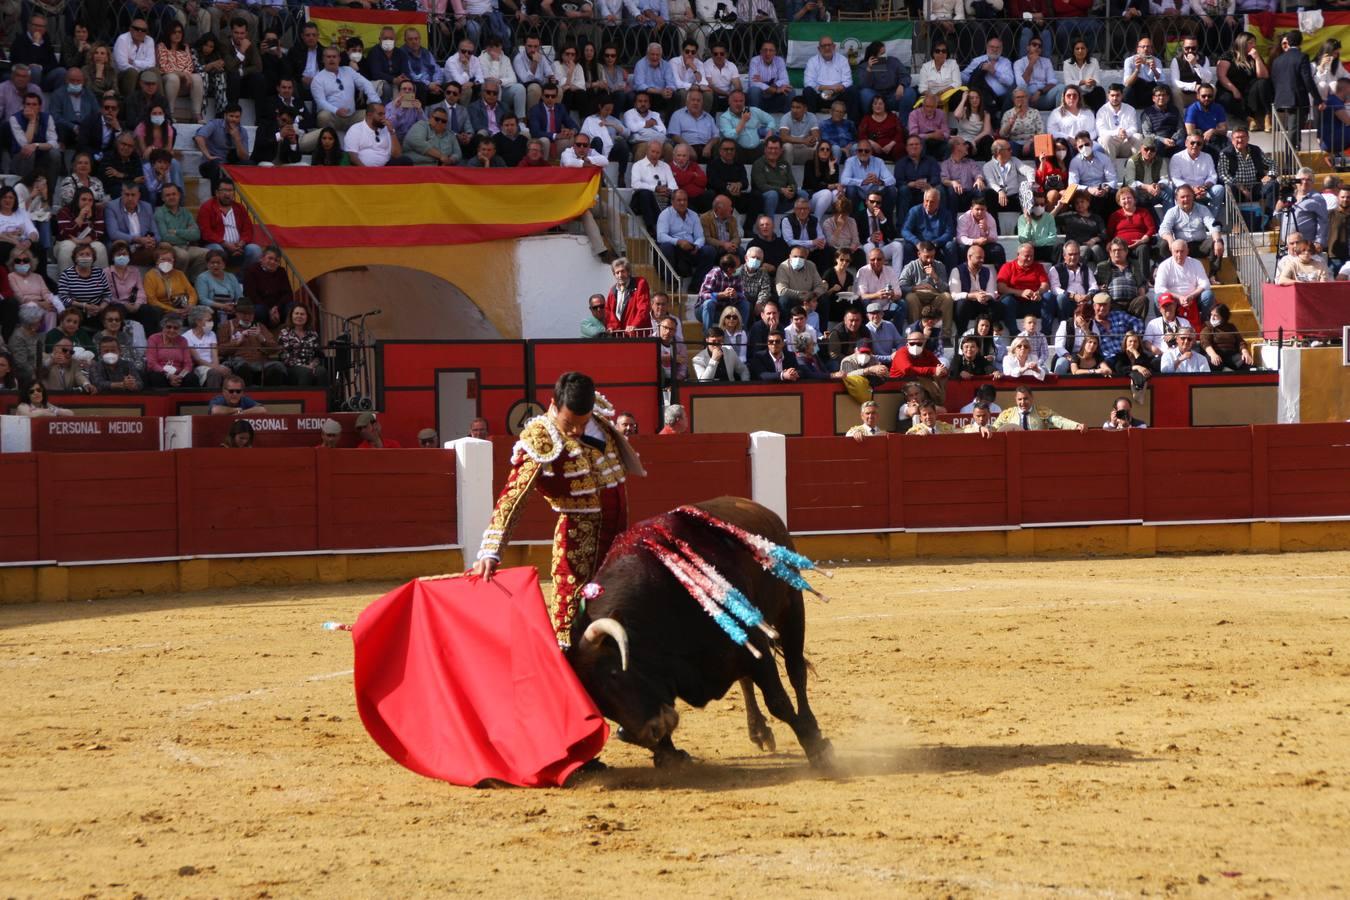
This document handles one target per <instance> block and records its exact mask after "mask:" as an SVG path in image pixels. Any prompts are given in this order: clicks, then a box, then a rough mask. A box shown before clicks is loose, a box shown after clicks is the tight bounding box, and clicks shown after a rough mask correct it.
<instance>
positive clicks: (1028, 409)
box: [994, 385, 1087, 431]
mask: <svg viewBox="0 0 1350 900" xmlns="http://www.w3.org/2000/svg"><path fill="white" fill-rule="evenodd" d="M1016 401H1017V402H1016V405H1014V406H1011V407H1009V408H1008V409H1005V410H1004V411H1003V412H1001V413H999V415H998V418H997V419H995V420H994V427H995V428H997V429H998V430H1000V431H1004V430H1012V431H1016V430H1018V429H1021V430H1023V431H1054V430H1059V431H1087V426H1086V425H1084V424H1083V423H1082V422H1075V421H1074V420H1073V419H1066V418H1065V417H1064V416H1061V415H1058V414H1057V413H1056V412H1055V411H1054V410H1053V409H1049V408H1047V407H1044V406H1037V405H1036V399H1035V397H1034V396H1033V395H1032V393H1031V388H1029V387H1027V386H1026V385H1022V386H1021V387H1019V388H1018V389H1017V394H1016Z"/></svg>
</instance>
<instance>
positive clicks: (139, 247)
mask: <svg viewBox="0 0 1350 900" xmlns="http://www.w3.org/2000/svg"><path fill="white" fill-rule="evenodd" d="M103 223H104V226H105V227H106V228H107V229H108V243H109V244H112V243H113V242H114V241H126V242H127V244H128V245H129V246H130V247H131V261H132V263H134V264H135V265H138V266H152V265H154V264H155V247H156V245H158V244H159V229H158V228H157V227H156V225H155V211H154V210H153V209H152V208H151V207H150V204H149V203H146V202H145V201H144V200H142V199H141V188H140V185H138V184H136V182H134V181H128V182H125V183H124V184H123V185H122V199H121V201H120V202H118V203H111V202H109V203H108V204H107V205H106V206H105V207H104V209H103Z"/></svg>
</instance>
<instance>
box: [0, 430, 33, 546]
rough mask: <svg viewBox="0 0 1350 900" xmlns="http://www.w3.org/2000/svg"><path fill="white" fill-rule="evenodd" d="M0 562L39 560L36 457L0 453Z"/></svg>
mask: <svg viewBox="0 0 1350 900" xmlns="http://www.w3.org/2000/svg"><path fill="white" fill-rule="evenodd" d="M0 485H4V489H3V490H0V562H22V561H24V560H30V559H43V556H42V554H41V550H40V547H39V539H38V454H36V453H6V454H0Z"/></svg>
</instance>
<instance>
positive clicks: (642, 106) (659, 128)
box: [623, 91, 666, 157]
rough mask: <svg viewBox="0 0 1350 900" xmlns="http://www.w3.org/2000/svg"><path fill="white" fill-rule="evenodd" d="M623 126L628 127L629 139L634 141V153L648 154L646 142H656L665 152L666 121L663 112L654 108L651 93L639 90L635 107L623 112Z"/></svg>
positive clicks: (634, 103)
mask: <svg viewBox="0 0 1350 900" xmlns="http://www.w3.org/2000/svg"><path fill="white" fill-rule="evenodd" d="M623 127H624V128H627V129H628V139H629V140H630V141H632V142H633V155H634V156H639V157H640V156H646V155H647V148H646V146H645V145H646V144H649V143H650V144H656V145H658V146H660V147H661V148H662V151H663V152H664V149H665V143H666V123H665V122H664V121H662V119H661V114H660V113H659V112H657V111H656V110H654V109H652V98H651V95H650V94H648V93H647V92H646V91H639V92H638V95H637V96H636V97H634V98H633V108H632V109H630V110H628V112H626V113H624V114H623Z"/></svg>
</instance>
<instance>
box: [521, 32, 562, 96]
mask: <svg viewBox="0 0 1350 900" xmlns="http://www.w3.org/2000/svg"><path fill="white" fill-rule="evenodd" d="M511 65H512V66H513V67H514V68H515V70H516V81H518V82H519V83H520V84H521V85H522V86H523V87H524V88H525V105H526V106H528V107H529V108H530V109H534V108H535V107H536V106H538V105H539V100H540V99H541V97H542V96H543V90H544V84H545V83H546V82H547V81H548V80H549V79H550V78H552V77H553V65H552V63H550V62H549V61H548V57H546V56H544V51H543V48H542V46H541V45H540V42H539V37H538V35H530V36H529V37H527V38H525V43H524V44H522V45H521V48H520V49H519V50H517V51H516V55H515V58H513V59H512V60H511Z"/></svg>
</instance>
